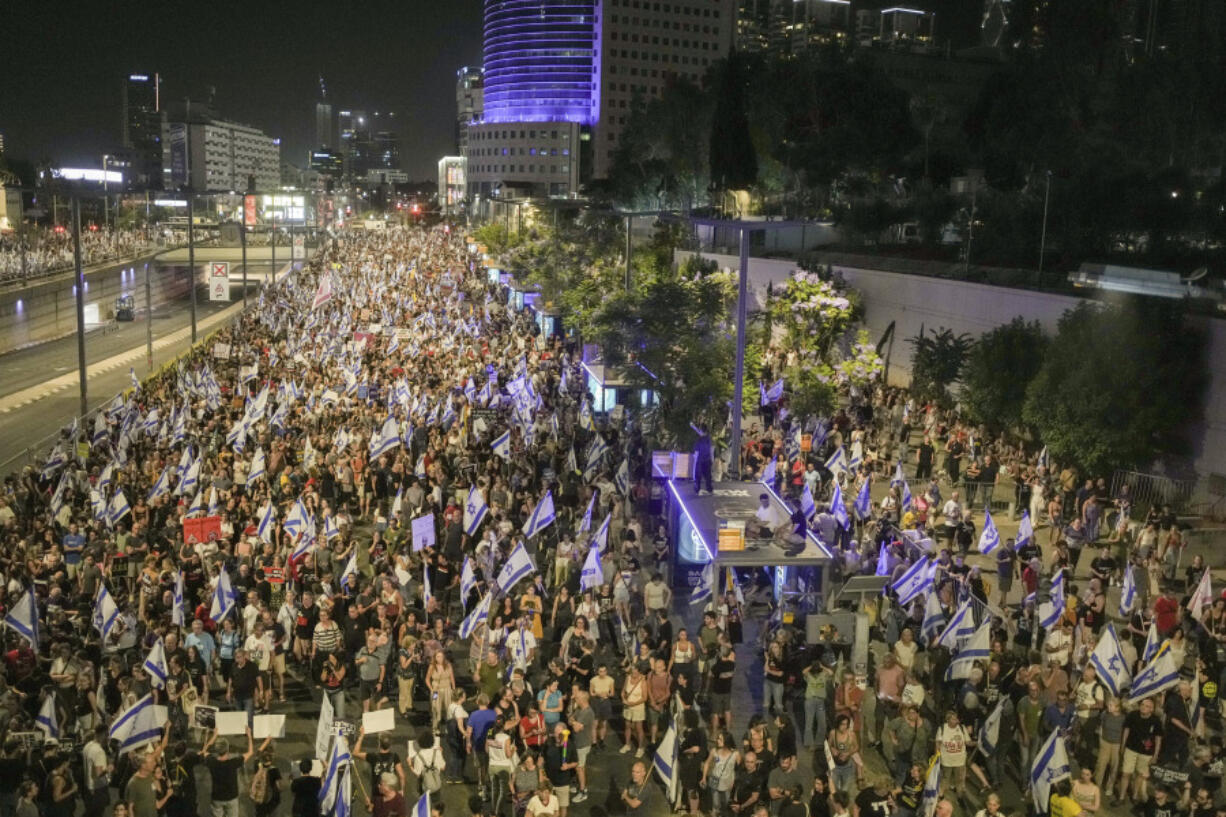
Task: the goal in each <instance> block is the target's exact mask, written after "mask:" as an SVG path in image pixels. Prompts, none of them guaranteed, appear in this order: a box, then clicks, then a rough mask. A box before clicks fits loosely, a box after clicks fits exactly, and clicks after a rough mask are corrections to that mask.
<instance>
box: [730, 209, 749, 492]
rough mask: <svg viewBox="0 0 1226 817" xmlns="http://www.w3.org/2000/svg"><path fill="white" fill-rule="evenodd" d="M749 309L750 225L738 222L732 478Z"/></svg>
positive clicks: (737, 459) (736, 475) (737, 457)
mask: <svg viewBox="0 0 1226 817" xmlns="http://www.w3.org/2000/svg"><path fill="white" fill-rule="evenodd" d="M748 309H749V228H748V226H747V225H745V224H741V265H740V275H739V277H738V279H737V285H736V373H735V374H734V375H733V380H732V439H731V441H730V442H729V446H730V452H729V453H730V454H731V458H730V460H729V465H730V466H731V467H730V469H729V470H730V471H731V473H730V474H729V476H731V477H732V478H733V479H740V478H741V404H742V403H743V402H744V392H745V324H746V322H747V321H746V315H747V313H748Z"/></svg>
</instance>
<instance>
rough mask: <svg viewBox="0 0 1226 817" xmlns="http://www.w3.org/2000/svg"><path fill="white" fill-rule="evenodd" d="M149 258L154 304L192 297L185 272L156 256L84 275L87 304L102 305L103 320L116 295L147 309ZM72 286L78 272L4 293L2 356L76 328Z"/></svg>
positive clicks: (1, 305) (0, 293) (110, 311)
mask: <svg viewBox="0 0 1226 817" xmlns="http://www.w3.org/2000/svg"><path fill="white" fill-rule="evenodd" d="M146 262H147V263H149V264H150V265H151V266H150V275H151V281H150V284H151V286H150V288H151V290H152V295H153V305H154V306H155V307H157V306H160V305H161V304H163V303H166V302H167V301H171V300H175V299H178V298H185V297H187V294H188V279H187V275H186V274H185V271H184V270H182V269H174V270H172V269H169V268H166V267H163V266H161V265H159V264H157V263H156V262H155V261H154V260H153V256H148V257H145V258H141V259H137V260H134V261H129V262H127V263H126V264H123V265H104V266H100V267H97V268H95V269H92V270H89V271H87V272H86V273H85V303H86V304H97V306H98V317H99V319H100V320H101V321H106V320H107V319H108V318H109V316H111V315H112V314H113V313H114V309H115V299H116V298H118V297H119V296H120V295H133V296H134V297H135V298H136V305H137V308H138V309H144V307H145V264H146ZM129 270H132V272H129ZM73 290H74V276H73V275H72V273H67V274H64V275H58V276H56V277H54V278H50V279H48V280H46V281H42V282H39V283H36V284H32V285H30V286H27V287H23V288H14V289H8V290H4V291H0V354H3V353H5V352H10V351H12V350H13V349H17V348H19V347H22V346H28V345H30V344H33V343H42V342H44V341H48V340H54V339H55V338H59V337H64V336H65V335H69V334H72V333H73V332H75V331H76V329H77V307H76V295H75V293H74V291H73Z"/></svg>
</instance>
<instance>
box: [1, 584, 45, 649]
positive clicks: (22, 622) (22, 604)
mask: <svg viewBox="0 0 1226 817" xmlns="http://www.w3.org/2000/svg"><path fill="white" fill-rule="evenodd" d="M4 624H5V626H6V627H8V628H9V629H11V630H12V631H13V632H15V633H17V635H19V636H21V637H22V638H24V639H25V640H26V641H29V642H30V646H31V647H32V648H33V649H34V651H35V652H37V651H38V602H37V601H36V600H35V598H34V586H33V585H30V586H28V587H26V592H24V593H22V594H21V598H20V599H19V600H18V601H17V603H16V604H14V605H13V606H12V607H11V608H10V609H9V611H8V612H7V613H6V614H5V616H4Z"/></svg>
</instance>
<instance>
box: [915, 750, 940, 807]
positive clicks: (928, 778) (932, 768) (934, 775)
mask: <svg viewBox="0 0 1226 817" xmlns="http://www.w3.org/2000/svg"><path fill="white" fill-rule="evenodd" d="M940 799H941V756H940V755H939V754H936V755H933V756H932V758H931V759H930V760H929V761H928V774H927V775H925V777H924V790H923V793H922V795H921V800H920V814H921V815H922V817H933V815H934V814H935V813H936V810H937V801H938V800H940Z"/></svg>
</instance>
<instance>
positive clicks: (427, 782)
mask: <svg viewBox="0 0 1226 817" xmlns="http://www.w3.org/2000/svg"><path fill="white" fill-rule="evenodd" d="M408 757H409V771H411V772H412V773H413V774H414V775H416V777H417V790H418V793H419V794H425V793H427V792H429V793H430V794H434V793H435V792H437V791H439V790H440V789H442V788H443V765H444V761H443V752H442V750H441V749H439V747H438V745H437V744H436V742H435V739H434V731H433V730H431V729H429V728H426V729H422V730H421V732H420V733H419V734H418V736H417V740H416V741H409V752H408Z"/></svg>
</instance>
